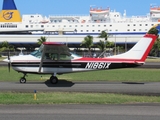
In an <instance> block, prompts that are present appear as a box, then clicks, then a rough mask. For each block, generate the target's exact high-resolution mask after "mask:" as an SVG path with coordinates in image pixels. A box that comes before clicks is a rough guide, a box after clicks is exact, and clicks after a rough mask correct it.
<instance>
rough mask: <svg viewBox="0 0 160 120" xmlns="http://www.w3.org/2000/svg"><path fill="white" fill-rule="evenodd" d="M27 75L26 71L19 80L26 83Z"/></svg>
mask: <svg viewBox="0 0 160 120" xmlns="http://www.w3.org/2000/svg"><path fill="white" fill-rule="evenodd" d="M25 76H26V73H24V76H23V77H21V79H20V80H19V82H20V83H26V78H25Z"/></svg>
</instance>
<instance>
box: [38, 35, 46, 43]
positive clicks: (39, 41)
mask: <svg viewBox="0 0 160 120" xmlns="http://www.w3.org/2000/svg"><path fill="white" fill-rule="evenodd" d="M46 41H47V38H46V37H43V36H41V38H39V39H38V44H39V45H41V44H42V43H43V42H46Z"/></svg>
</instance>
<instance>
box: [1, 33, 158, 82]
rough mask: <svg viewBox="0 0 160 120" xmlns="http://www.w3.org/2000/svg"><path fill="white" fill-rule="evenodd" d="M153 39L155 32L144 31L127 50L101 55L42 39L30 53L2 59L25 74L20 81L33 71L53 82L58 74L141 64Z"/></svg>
mask: <svg viewBox="0 0 160 120" xmlns="http://www.w3.org/2000/svg"><path fill="white" fill-rule="evenodd" d="M156 39H157V36H156V35H153V34H146V35H144V37H142V38H141V39H140V40H139V41H138V42H137V43H136V44H135V45H134V46H133V48H131V49H130V50H129V51H127V52H125V53H122V54H119V55H114V56H109V57H104V58H100V57H99V58H91V57H90V58H88V57H81V56H78V55H75V54H72V53H71V52H70V51H69V48H68V47H67V46H66V45H64V44H61V43H54V42H44V43H43V44H42V45H41V46H40V48H39V49H38V50H36V51H34V52H32V53H31V54H29V55H20V56H12V57H10V56H9V57H8V59H5V60H4V61H6V62H8V64H9V69H10V65H11V66H12V68H13V69H14V70H16V71H18V72H21V73H23V74H24V76H23V77H22V78H21V79H20V83H26V78H25V76H26V74H27V73H33V74H50V75H51V77H50V82H51V83H52V84H56V83H57V82H58V78H57V77H56V75H57V74H64V73H72V72H82V71H91V70H106V69H116V68H128V67H137V66H141V65H143V64H144V63H145V60H146V58H147V55H148V53H149V52H150V50H151V48H152V46H153V44H154V42H155V40H156Z"/></svg>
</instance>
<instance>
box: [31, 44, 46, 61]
mask: <svg viewBox="0 0 160 120" xmlns="http://www.w3.org/2000/svg"><path fill="white" fill-rule="evenodd" d="M43 47H44V45H43V44H42V45H41V46H40V48H39V49H38V50H36V51H33V52H32V53H31V55H33V56H35V57H37V58H41V57H42V50H43Z"/></svg>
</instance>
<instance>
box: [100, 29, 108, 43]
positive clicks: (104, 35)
mask: <svg viewBox="0 0 160 120" xmlns="http://www.w3.org/2000/svg"><path fill="white" fill-rule="evenodd" d="M98 37H99V38H104V40H105V41H107V40H108V37H109V34H108V33H107V32H105V31H102V32H101V33H100V35H99V36H98Z"/></svg>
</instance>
